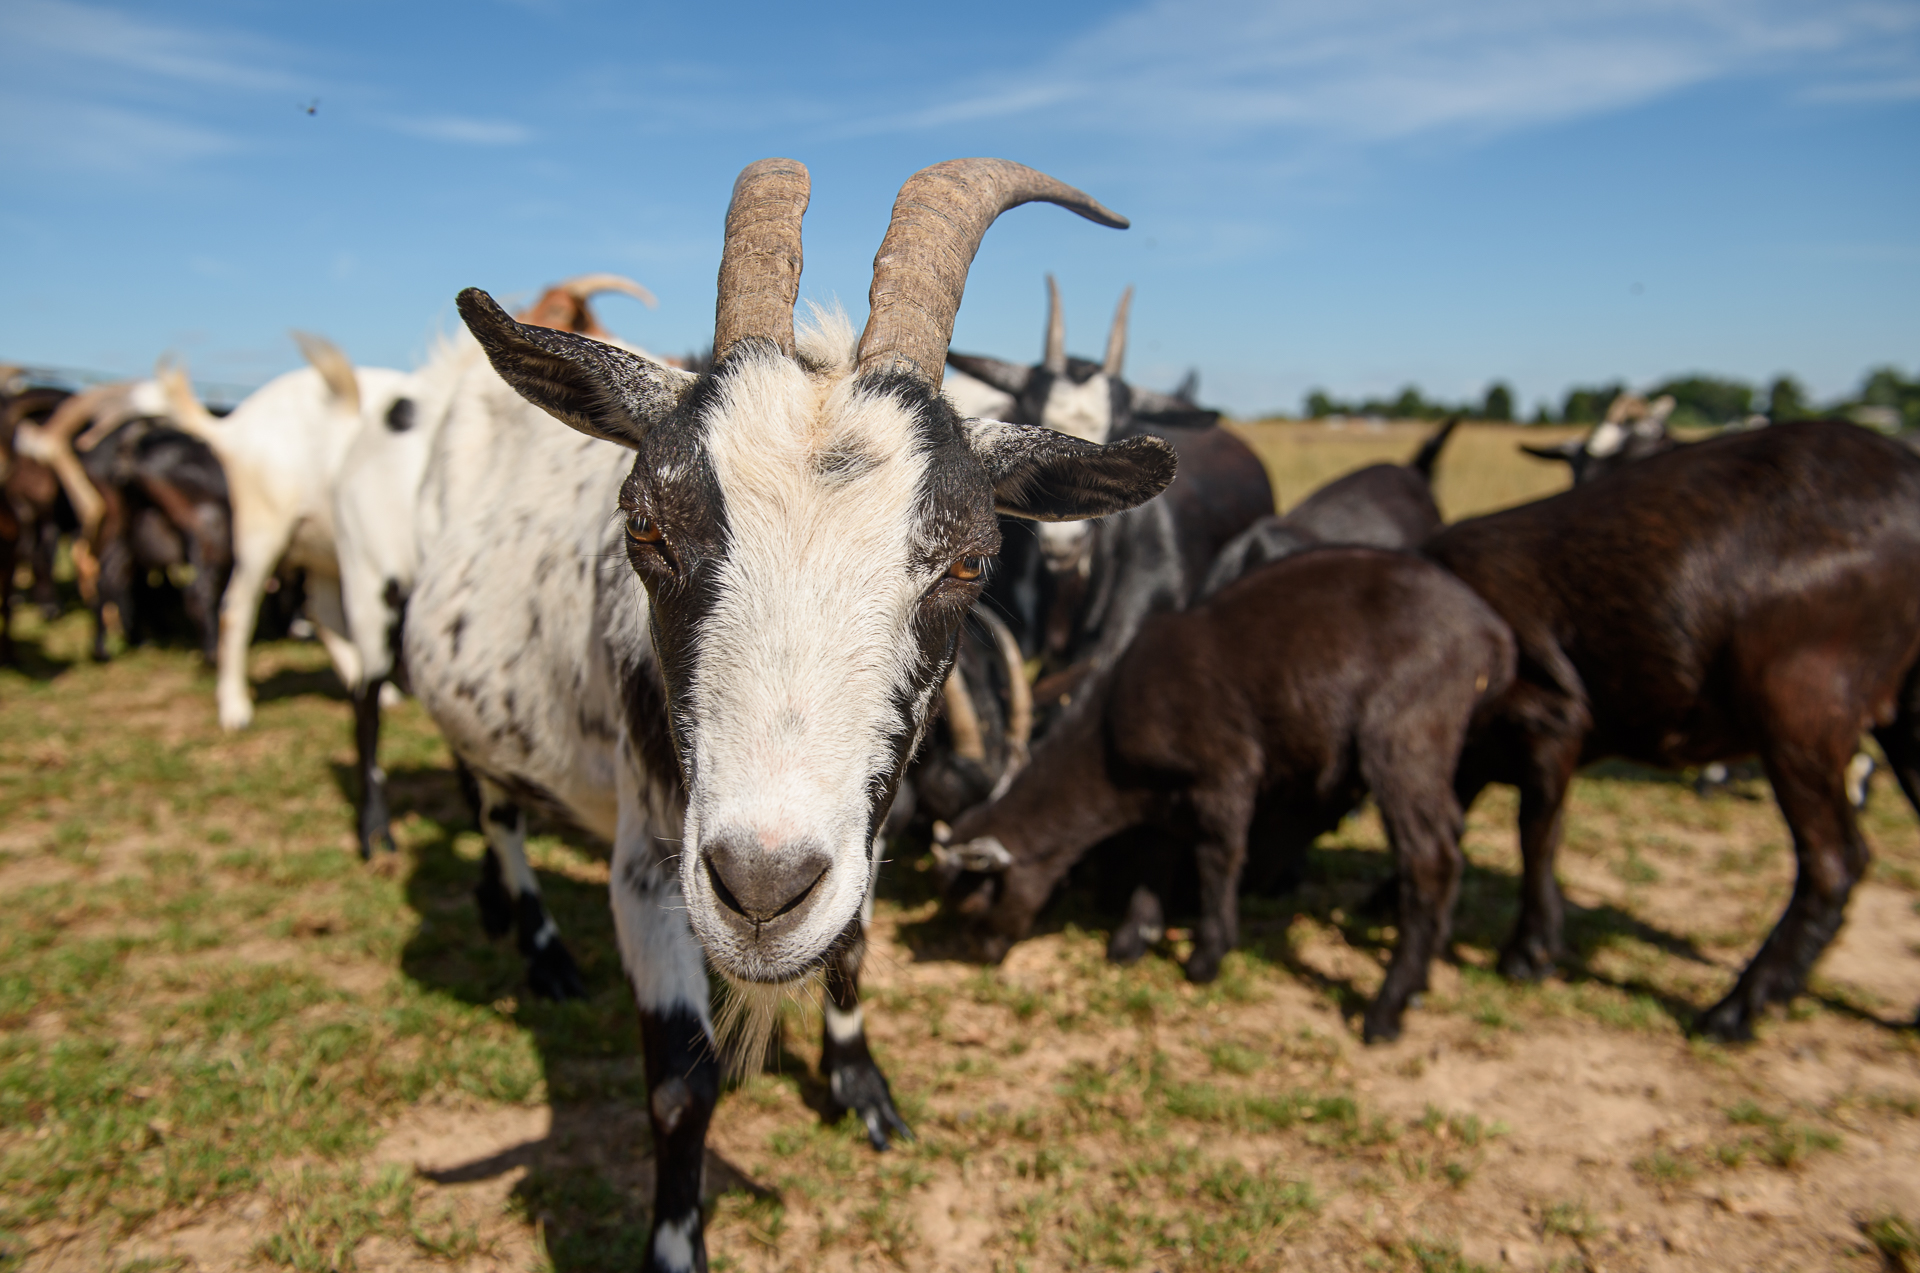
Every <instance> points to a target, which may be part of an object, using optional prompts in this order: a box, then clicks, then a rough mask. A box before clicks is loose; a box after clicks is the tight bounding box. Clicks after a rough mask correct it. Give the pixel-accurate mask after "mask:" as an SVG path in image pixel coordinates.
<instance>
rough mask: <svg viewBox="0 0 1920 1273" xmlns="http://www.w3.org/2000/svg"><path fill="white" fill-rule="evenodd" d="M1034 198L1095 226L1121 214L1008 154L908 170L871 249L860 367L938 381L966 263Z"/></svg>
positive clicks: (1122, 223) (1115, 222) (1119, 220)
mask: <svg viewBox="0 0 1920 1273" xmlns="http://www.w3.org/2000/svg"><path fill="white" fill-rule="evenodd" d="M1036 200H1038V201H1042V202H1046V203H1056V204H1059V205H1060V206H1061V207H1063V208H1066V209H1068V210H1069V211H1072V212H1077V213H1079V214H1080V215H1081V216H1083V217H1085V218H1086V219H1087V220H1089V221H1093V222H1097V223H1098V224H1100V225H1107V226H1113V227H1115V228H1116V229H1125V228H1126V226H1127V219H1126V218H1125V217H1122V216H1118V215H1116V214H1114V213H1113V212H1110V211H1108V210H1107V209H1106V208H1104V207H1102V206H1101V205H1100V204H1099V203H1098V202H1096V201H1095V200H1093V199H1090V198H1088V197H1087V196H1086V195H1084V194H1082V193H1081V192H1080V191H1078V190H1075V189H1074V188H1073V187H1072V186H1069V185H1067V184H1065V183H1064V182H1059V181H1055V180H1054V179H1053V178H1052V177H1049V176H1047V175H1046V174H1045V173H1040V172H1035V171H1034V170H1033V169H1031V168H1029V167H1027V166H1026V165H1025V164H1016V163H1013V162H1012V161H1010V160H1006V159H949V160H947V162H945V163H942V164H935V165H933V166H932V167H931V168H922V169H921V170H920V171H919V172H916V173H915V174H913V176H911V177H909V178H907V183H906V184H905V185H904V186H901V187H900V195H899V197H898V198H896V199H895V200H894V201H893V218H892V220H891V221H889V222H888V224H887V234H886V237H885V238H883V239H882V240H881V241H880V251H879V252H878V253H877V254H876V255H875V256H874V258H873V287H872V288H871V289H870V290H869V291H868V293H867V298H868V302H869V306H870V313H869V314H868V317H867V329H866V330H865V331H864V332H862V333H860V352H859V365H858V368H857V374H859V375H863V376H865V375H883V374H886V373H888V372H905V373H906V374H908V375H910V376H915V377H917V378H919V379H920V380H921V381H923V382H924V383H926V384H928V385H931V386H933V387H934V388H936V389H937V388H939V386H940V377H941V375H942V373H943V371H944V368H945V365H946V359H947V345H948V343H949V342H950V341H951V340H952V339H953V318H954V315H955V314H957V313H959V312H960V298H961V295H962V294H963V293H964V292H965V291H966V287H967V269H968V267H970V266H971V265H972V264H973V255H974V253H975V252H977V251H979V250H980V240H981V238H982V236H984V235H985V234H986V232H987V227H988V226H990V225H992V224H993V222H994V219H995V218H996V217H998V216H999V215H1000V214H1001V213H1003V212H1005V211H1006V210H1007V209H1009V208H1016V207H1018V206H1020V205H1021V204H1023V203H1033V202H1035V201H1036Z"/></svg>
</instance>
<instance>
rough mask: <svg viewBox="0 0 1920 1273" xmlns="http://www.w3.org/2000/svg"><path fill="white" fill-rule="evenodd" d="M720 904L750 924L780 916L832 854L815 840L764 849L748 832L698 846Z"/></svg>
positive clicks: (801, 896)
mask: <svg viewBox="0 0 1920 1273" xmlns="http://www.w3.org/2000/svg"><path fill="white" fill-rule="evenodd" d="M700 855H701V858H702V859H703V860H704V861H705V862H706V866H707V878H708V880H709V881H711V882H712V884H713V893H714V896H715V897H717V898H719V899H720V904H721V905H722V906H725V907H726V908H727V909H728V910H730V911H733V912H734V913H735V914H737V915H740V916H741V917H743V918H745V919H748V920H751V921H752V922H753V923H754V924H756V925H759V924H765V923H767V922H769V921H770V920H775V919H778V918H780V916H782V915H785V914H787V913H788V912H789V911H791V910H793V909H794V908H795V907H797V906H799V905H800V903H802V902H804V901H806V900H807V896H808V895H809V894H810V893H812V892H813V888H814V885H816V884H818V883H819V882H820V878H821V876H823V875H825V874H826V873H827V868H828V867H829V866H831V865H833V857H832V855H831V854H829V853H828V852H827V851H826V849H825V848H823V847H821V846H820V845H817V844H798V845H792V846H788V847H784V848H780V849H771V850H769V849H764V848H761V847H760V845H759V843H758V838H757V837H755V836H752V835H740V836H731V835H728V836H720V837H717V838H716V839H714V840H713V841H710V842H709V843H708V844H706V845H705V846H703V847H702V849H701V854H700Z"/></svg>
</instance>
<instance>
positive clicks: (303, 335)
mask: <svg viewBox="0 0 1920 1273" xmlns="http://www.w3.org/2000/svg"><path fill="white" fill-rule="evenodd" d="M293 342H294V343H295V344H296V345H298V346H300V356H301V357H302V358H305V359H306V360H307V361H308V362H309V363H311V364H312V365H313V369H314V370H315V371H317V372H319V373H320V379H322V380H324V381H326V384H327V389H328V390H329V391H330V392H331V393H332V394H333V396H334V397H335V398H337V399H338V400H339V402H340V405H341V406H342V407H344V408H346V410H347V412H348V413H349V414H351V415H359V414H360V380H359V378H358V377H357V376H355V375H354V374H353V360H352V359H351V358H348V357H347V356H346V355H345V354H344V353H342V352H340V346H338V345H336V344H334V343H333V342H332V341H330V340H328V339H327V338H326V337H325V336H316V335H314V334H313V333H312V332H303V331H296V332H294V333H293Z"/></svg>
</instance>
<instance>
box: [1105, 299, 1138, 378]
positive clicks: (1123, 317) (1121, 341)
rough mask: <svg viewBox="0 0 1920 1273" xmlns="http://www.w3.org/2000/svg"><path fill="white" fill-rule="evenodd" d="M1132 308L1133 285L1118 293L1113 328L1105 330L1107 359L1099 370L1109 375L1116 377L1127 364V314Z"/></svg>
mask: <svg viewBox="0 0 1920 1273" xmlns="http://www.w3.org/2000/svg"><path fill="white" fill-rule="evenodd" d="M1132 308H1133V285H1132V284H1128V285H1127V290H1126V291H1124V292H1122V293H1120V304H1119V305H1118V306H1116V307H1115V308H1114V311H1113V328H1112V330H1110V331H1108V332H1107V360H1106V361H1105V362H1104V363H1102V364H1101V365H1100V370H1102V371H1104V372H1106V373H1107V374H1108V375H1109V376H1114V377H1116V378H1117V377H1118V376H1119V375H1120V370H1121V368H1123V367H1125V366H1126V365H1127V314H1128V312H1129V311H1130V310H1132Z"/></svg>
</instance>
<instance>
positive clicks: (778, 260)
mask: <svg viewBox="0 0 1920 1273" xmlns="http://www.w3.org/2000/svg"><path fill="white" fill-rule="evenodd" d="M812 190H813V181H812V178H810V177H809V176H808V175H807V168H806V165H805V164H801V163H797V162H795V161H794V160H791V159H762V160H760V161H759V162H758V163H751V164H748V165H747V166H746V167H745V168H743V169H741V170H740V176H739V177H738V178H737V179H735V181H734V183H733V200H732V202H730V203H729V204H728V205H727V242H726V246H725V247H724V248H722V249H721V252H720V300H719V302H718V304H717V305H716V306H715V307H714V315H713V359H714V361H715V362H719V361H721V360H723V359H724V358H726V356H727V355H728V354H730V353H732V352H733V347H734V346H735V345H737V344H739V343H740V342H741V341H743V340H746V339H748V338H749V337H756V336H757V337H760V338H763V339H766V340H771V341H772V342H773V343H774V344H775V345H776V346H777V347H778V348H779V350H780V352H781V353H783V354H785V355H787V356H788V357H792V356H793V303H794V301H795V300H797V299H798V298H799V295H800V265H801V260H800V218H801V217H802V216H803V215H804V214H805V213H806V210H807V200H808V198H809V197H810V196H811V193H812Z"/></svg>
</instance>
